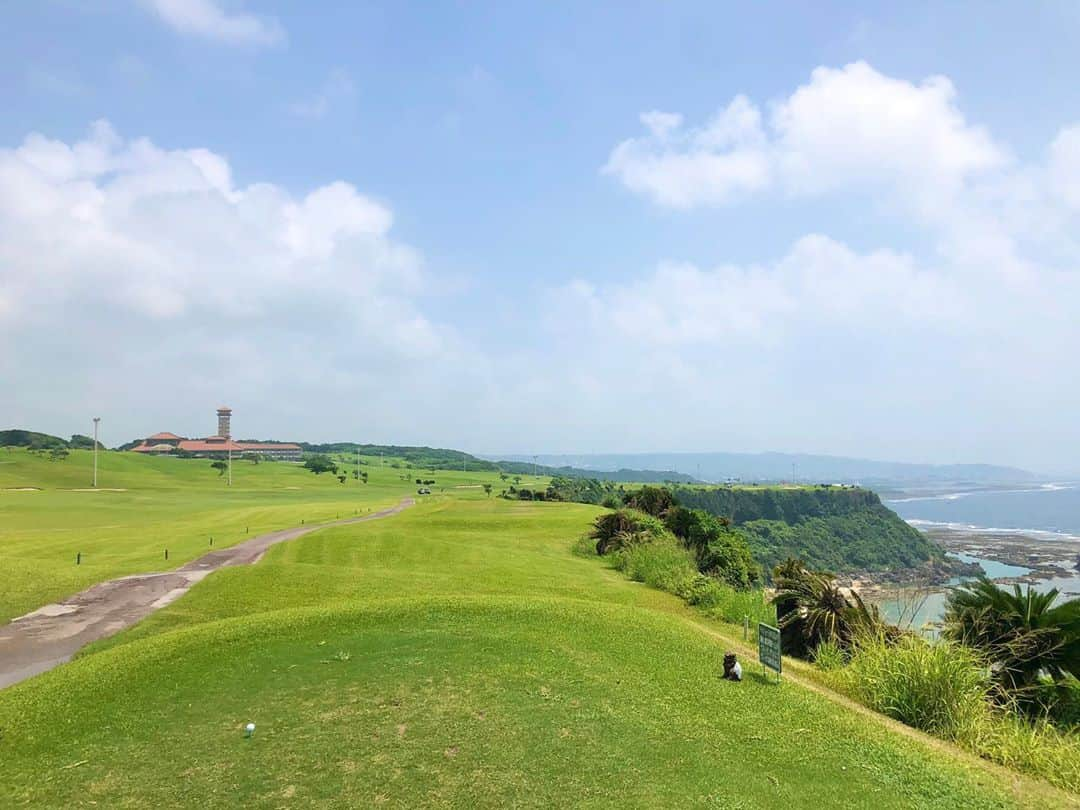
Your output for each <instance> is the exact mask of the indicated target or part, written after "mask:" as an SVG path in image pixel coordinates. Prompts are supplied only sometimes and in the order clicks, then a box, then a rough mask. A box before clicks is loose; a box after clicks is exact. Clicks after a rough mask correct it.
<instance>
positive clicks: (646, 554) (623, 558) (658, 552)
mask: <svg viewBox="0 0 1080 810" xmlns="http://www.w3.org/2000/svg"><path fill="white" fill-rule="evenodd" d="M614 563H615V567H616V568H618V569H619V570H620V571H622V572H623V573H624V574H626V576H627V577H629V578H630V579H632V580H634V581H635V582H644V583H645V584H646V585H648V586H650V587H652V588H659V589H660V590H662V591H668V592H669V593H674V592H675V591H676V590H677V589H678V588H679V587H680V586H681V585H682V583H684V582H685V581H686V580H687V579H690V578H692V577H695V576H698V572H697V567H696V566H695V565H694V561H693V559H692V558H691V557H690V554H689V553H688V552H687V551H686V549H684V548H683V547H682V546H681V545H680V544H679V543H678V542H677V541H676V540H675V539H674V538H672V537H670V536H669V537H668V538H663V539H660V540H656V541H654V542H651V543H641V544H637V545H632V546H627V547H625V548H623V549H621V550H619V551H618V552H616V554H615V560H614Z"/></svg>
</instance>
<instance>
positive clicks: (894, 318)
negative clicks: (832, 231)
mask: <svg viewBox="0 0 1080 810" xmlns="http://www.w3.org/2000/svg"><path fill="white" fill-rule="evenodd" d="M766 118H767V124H764V123H762V122H763V120H765V119H766ZM642 123H643V125H644V127H645V130H646V132H645V134H644V135H641V136H639V137H635V138H631V139H629V140H625V141H623V142H621V143H619V144H618V145H616V146H615V147H614V148H613V150H612V152H611V155H610V156H609V159H608V161H607V163H606V165H605V166H604V168H603V170H604V172H605V173H607V174H610V175H612V176H614V177H616V178H618V179H619V180H620V181H621V182H622V183H623V184H624V185H625V186H626V187H627V188H628V189H630V190H632V191H634V192H637V193H639V194H642V195H644V196H646V197H647V198H649V199H650V200H652V201H653V202H654V203H656V204H658V205H661V206H666V207H673V208H691V207H708V206H713V207H716V206H726V205H734V204H737V203H738V202H740V201H742V200H745V199H748V198H750V197H752V196H756V197H757V198H758V199H764V198H766V197H767V196H768V195H774V196H779V197H783V198H786V199H788V200H794V201H796V202H798V201H801V200H806V201H812V200H813V199H815V198H818V197H820V196H822V195H835V196H837V197H840V198H842V199H844V200H849V201H850V200H861V199H865V198H866V197H867V195H868V194H869V195H872V198H873V199H874V200H875V201H877V202H879V203H880V205H877V206H875V210H877V211H878V212H883V213H884V217H885V219H886V221H890V220H891V221H899V222H901V223H902V224H903V226H904V228H905V229H908V228H914V229H916V231H921V236H922V237H923V238H922V239H920V240H919V241H918V242H917V244H919V245H920V248H921V249H920V250H919V251H917V252H914V253H909V252H906V251H903V250H897V249H894V248H888V247H885V248H880V249H876V250H868V251H858V250H855V249H854V248H852V247H850V246H849V245H846V244H844V243H843V242H841V241H839V240H837V239H836V238H833V237H830V236H828V235H825V234H810V235H807V236H804V237H802V238H800V239H798V240H796V241H795V242H794V243H793V244H792V245H791V246H790V247H789V248H788V249H787V251H786V252H785V253H783V254H782V255H780V256H778V257H775V258H772V259H769V260H766V261H763V262H761V263H757V264H740V265H728V264H720V265H718V266H715V267H700V266H698V265H694V264H689V263H686V262H680V261H678V260H667V261H663V262H661V263H660V264H659V265H658V266H657V267H656V268H655V269H654V270H652V271H651V272H648V273H645V274H644V275H640V276H638V277H636V278H630V279H623V280H620V281H618V282H615V283H609V284H603V285H596V284H592V283H589V282H587V281H586V280H578V281H576V282H574V283H572V284H570V285H568V286H567V287H566V288H565V289H563V290H562V292H561V294H560V296H559V298H558V302H559V307H560V312H561V313H562V315H561V316H560V317H561V318H563V319H566V320H570V321H572V322H576V323H579V324H582V327H581V329H582V331H581V333H579V334H578V335H577V342H578V343H581V344H584V345H592V344H596V343H600V342H605V341H607V340H609V339H613V340H614V341H615V342H616V343H618V344H619V345H621V346H623V347H625V349H624V350H625V351H627V352H630V353H632V354H634V355H635V356H638V357H643V358H647V362H649V364H650V367H651V368H655V369H658V370H659V373H661V374H664V373H666V370H667V369H668V368H669V367H670V366H671V365H672V364H667V363H665V362H664V359H663V358H665V357H671V356H672V355H676V356H677V357H678V358H679V360H680V362H679V363H676V364H674V366H675V367H676V368H677V369H678V375H677V376H675V377H672V378H671V379H672V383H673V384H676V380H678V381H679V382H678V384H679V385H680V386H681V388H682V389H683V390H697V391H714V392H715V391H717V390H718V386H717V384H716V380H717V379H721V378H722V379H727V380H731V381H733V382H734V383H735V384H736V386H737V388H738V390H739V391H740V396H750V397H761V400H759V401H760V402H761V403H762V407H763V412H764V413H766V414H767V416H766V417H765V418H764V419H762V418H761V417H759V416H757V415H756V414H754V413H747V414H743V415H741V416H733V417H732V419H733V421H735V422H737V423H739V424H740V425H742V429H741V430H739V431H738V434H739V435H740V436H747V435H751V434H752V433H753V432H754V431H759V433H760V436H761V440H763V441H769V438H768V437H770V436H774V437H775V436H777V435H782V434H776V433H770V432H769V431H770V428H769V427H768V424H770V423H771V424H772V425H773V426H774V427H775V423H776V415H777V411H776V407H775V404H774V403H775V402H776V401H790V402H793V403H797V405H798V407H799V408H800V409H801V413H803V414H804V415H806V416H812V417H813V419H814V425H815V429H816V431H821V432H822V433H827V434H828V435H829V436H831V437H832V438H831V441H830V442H825V443H824V445H822V444H818V443H816V442H815V441H814V439H811V440H810V441H809V442H807V441H803V442H801V443H800V444H795V445H792V444H788V445H787V447H789V448H790V447H792V446H801V447H804V448H805V447H810V448H813V449H819V450H820V449H829V448H830V447H831V448H832V449H837V448H843V449H844V451H846V452H849V453H858V452H859V447H858V445H857V443H855V446H852V445H851V444H848V445H845V444H844V443H843V442H844V441H845V440H844V438H843V434H844V428H843V427H842V426H843V425H846V426H847V430H848V431H849V432H850V433H852V434H854V435H862V436H872V437H873V438H872V439H871V441H872V442H873V443H874V445H875V446H878V447H880V441H881V436H880V434H877V433H876V432H875V431H874V429H873V424H874V422H875V421H878V422H880V421H882V420H883V419H884V420H885V421H888V419H889V418H896V417H900V418H902V419H904V420H907V421H910V422H912V423H913V424H914V425H922V426H929V430H931V431H939V432H941V433H943V434H945V435H947V436H948V440H949V441H950V442H951V443H953V446H954V447H956V448H960V447H967V448H970V449H969V450H968V452H967V455H968V457H969V458H975V457H981V458H987V457H994V456H995V454H996V457H998V458H1009V457H1011V458H1013V459H1017V458H1018V456H1017V453H1018V452H1020V453H1023V452H1024V451H1023V450H1019V448H1018V446H1019V445H1021V444H1023V445H1024V447H1025V449H1026V450H1027V451H1029V452H1030V455H1028V456H1027V457H1026V460H1027V461H1029V462H1030V460H1031V458H1033V457H1038V456H1039V454H1040V453H1042V454H1045V455H1044V457H1050V456H1052V455H1053V453H1054V450H1053V445H1055V444H1056V443H1057V442H1058V441H1060V439H1061V438H1062V437H1064V436H1069V437H1071V440H1077V439H1080V433H1078V431H1077V428H1076V427H1075V425H1074V424H1073V422H1072V421H1071V420H1070V419H1069V418H1067V417H1064V416H1063V415H1064V414H1069V413H1072V412H1075V410H1076V409H1077V407H1080V383H1077V382H1076V381H1075V380H1074V379H1072V378H1071V377H1070V378H1069V379H1067V380H1066V379H1065V378H1064V377H1063V376H1062V369H1063V366H1062V363H1063V362H1065V363H1067V362H1068V361H1067V360H1066V359H1065V358H1066V357H1071V354H1072V353H1073V352H1074V351H1075V347H1077V346H1080V240H1078V238H1077V233H1078V232H1080V229H1078V227H1077V226H1078V225H1080V126H1076V125H1072V126H1066V127H1064V128H1063V129H1062V130H1061V131H1060V132H1059V133H1058V134H1057V136H1056V137H1055V138H1054V139H1053V140H1052V142H1051V143H1050V144H1049V146H1048V148H1047V150H1046V152H1045V154H1044V155H1042V156H1040V157H1039V158H1037V159H1035V160H1032V161H1029V162H1027V163H1025V162H1022V161H1019V160H1018V159H1017V158H1015V157H1014V156H1013V155H1012V154H1011V153H1010V151H1009V150H1008V149H1007V148H1006V147H1005V146H1003V145H1002V144H1001V143H999V142H997V141H996V140H995V139H994V138H993V137H992V136H991V135H990V134H989V133H988V132H987V131H986V130H985V129H984V128H982V127H979V126H976V125H974V124H972V123H971V122H969V121H968V120H967V119H966V118H965V116H964V115H963V114H962V112H961V111H960V108H959V106H958V100H957V96H956V92H955V89H954V87H953V85H952V83H951V82H950V81H949V80H948V79H946V78H944V77H931V78H928V79H926V80H924V81H922V82H919V83H912V82H908V81H904V80H901V79H895V78H891V77H888V76H884V75H882V74H881V73H878V72H877V71H875V70H874V69H873V68H871V67H870V66H868V65H866V64H864V63H855V64H852V65H848V66H847V67H844V68H842V69H832V68H818V69H817V70H815V71H813V73H812V75H811V77H810V79H809V81H808V82H807V83H806V84H804V85H803V86H801V87H799V88H797V89H796V90H795V91H794V92H792V93H791V94H790V95H789V96H787V97H786V98H783V99H781V100H779V101H777V102H775V103H774V104H773V105H771V107H770V109H769V113H768V115H767V116H766V115H764V114H762V112H761V111H760V109H759V108H758V107H756V106H755V105H754V104H752V103H751V102H750V101H748V100H747V99H746V98H745V97H743V96H738V97H736V98H735V99H734V100H733V101H732V102H731V103H730V104H729V105H728V106H727V107H725V108H723V109H722V110H721V112H720V113H718V114H717V115H716V116H714V117H713V118H712V119H711V120H709V121H707V122H705V123H704V124H702V125H700V126H686V125H685V124H684V122H683V118H682V116H680V115H679V114H677V113H659V112H649V113H645V114H644V115H643V116H642ZM732 167H740V171H735V170H733V169H732ZM747 167H753V170H752V171H750V170H749V169H748V168H747ZM886 232H887V230H886ZM901 244H903V243H901ZM721 258H722V257H721ZM612 336H613V338H612ZM748 358H750V360H749V361H748ZM688 386H689V389H688ZM725 401H727V400H725ZM965 402H971V403H972V407H971V408H970V409H968V408H965V407H964V404H963V403H965ZM899 404H902V408H899V409H897V408H896V406H897V405H899ZM671 407H673V408H677V407H678V406H677V405H671ZM893 413H895V416H894V417H890V416H888V415H889V414H893ZM889 427H890V429H893V428H894V427H895V426H894V425H890V426H889ZM908 429H909V428H906V427H905V426H903V425H901V426H899V427H898V430H897V435H903V433H904V432H905V431H906V430H908ZM1021 435H1022V436H1024V439H1023V440H1020V439H1019V438H1018V436H1021ZM1047 436H1053V437H1054V438H1049V439H1048V438H1046V437H1047ZM1036 445H1038V447H1036ZM773 446H776V445H775V444H773ZM781 446H783V445H781ZM894 452H896V453H897V454H898V455H900V456H903V455H904V448H903V446H902V445H900V446H898V447H897V448H896V450H895V451H894ZM879 453H880V451H879ZM864 454H865V452H864ZM963 455H964V452H963V451H960V452H957V454H956V455H955V456H953V457H954V458H958V457H962V456H963ZM1020 459H1021V460H1024V459H1025V457H1024V456H1023V455H1021V456H1020ZM1035 463H1037V462H1035Z"/></svg>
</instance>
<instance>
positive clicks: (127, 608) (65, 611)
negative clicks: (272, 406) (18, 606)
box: [0, 498, 416, 689]
mask: <svg viewBox="0 0 1080 810" xmlns="http://www.w3.org/2000/svg"><path fill="white" fill-rule="evenodd" d="M415 503H416V501H415V500H413V499H412V498H403V499H402V500H401V501H400V502H399V503H398V505H397V506H393V507H390V508H389V509H383V510H381V511H379V512H373V513H372V514H370V515H364V516H362V517H354V518H345V519H343V520H335V521H331V522H330V523H320V524H316V525H312V526H294V527H293V528H291V529H282V530H281V531H276V532H270V533H268V534H261V535H259V536H258V537H253V538H251V539H250V540H245V541H244V542H243V543H238V544H236V545H235V546H230V547H229V548H223V549H219V550H217V551H211V552H210V553H209V554H204V555H203V556H202V557H199V558H198V559H196V560H192V561H191V562H189V563H187V564H186V565H184V566H182V567H180V568H177V569H176V570H174V571H161V572H156V573H149V574H133V575H131V576H127V577H119V578H117V579H110V580H106V581H105V582H99V583H98V584H97V585H93V586H91V587H89V588H87V589H86V590H85V591H82V592H80V593H77V594H75V595H74V596H70V597H68V598H67V599H65V600H64V601H62V602H57V603H54V604H51V605H45V606H44V607H41V608H38V609H37V610H35V611H33V612H32V613H27V614H26V615H24V616H20V617H18V618H17V619H12V620H11V621H10V622H9V623H8V624H6V625H3V626H0V689H3V688H4V687H7V686H11V685H12V684H14V683H18V682H19V681H21V680H25V679H26V678H29V677H31V676H32V675H36V674H38V673H39V672H45V671H46V670H49V669H52V668H53V667H56V666H59V665H60V664H63V663H64V662H66V661H70V660H71V657H72V656H73V655H74V654H75V653H76V652H78V651H79V650H80V649H82V648H83V647H85V646H86V645H87V644H89V643H90V642H92V641H97V640H98V639H102V638H107V637H109V636H111V635H113V634H114V633H118V632H120V631H121V630H124V629H125V628H128V627H131V625H133V624H135V623H136V622H138V621H140V620H142V619H144V618H146V617H147V616H149V615H150V614H151V613H153V612H154V611H155V610H159V609H160V608H163V607H165V606H166V605H168V604H169V603H170V602H173V601H175V600H176V599H178V598H180V597H181V596H183V595H184V594H185V593H187V592H188V590H190V588H191V586H192V585H194V584H195V583H196V582H199V581H200V580H201V579H203V577H205V576H206V575H207V574H209V573H211V572H213V571H217V570H218V569H219V568H225V567H226V566H230V565H251V564H252V563H255V562H258V561H259V560H260V559H261V558H262V556H263V554H265V553H266V550H267V549H269V548H270V547H271V546H273V545H277V544H278V543H284V542H285V541H287V540H295V539H296V538H297V537H302V536H303V535H305V534H310V533H311V532H314V531H317V530H319V529H325V528H327V527H329V526H345V525H348V524H351V523H364V522H366V521H369V520H378V519H380V518H385V517H390V516H391V515H396V514H398V513H399V512H401V511H403V510H405V509H407V508H408V507H410V506H412V505H413V504H415Z"/></svg>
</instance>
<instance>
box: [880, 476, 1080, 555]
mask: <svg viewBox="0 0 1080 810" xmlns="http://www.w3.org/2000/svg"><path fill="white" fill-rule="evenodd" d="M885 505H886V506H888V507H889V508H890V509H892V510H893V511H894V512H896V513H897V514H898V515H900V517H902V518H903V519H904V520H906V521H908V522H909V523H911V524H912V525H913V526H917V527H930V526H947V527H952V528H963V529H981V530H985V531H989V532H992V531H995V530H1013V531H1015V530H1025V531H1029V532H1032V533H1042V532H1047V533H1049V534H1052V535H1057V536H1061V535H1065V536H1068V537H1071V538H1075V539H1077V540H1078V541H1080V484H1077V483H1068V484H1044V485H1042V486H1041V487H1039V488H1038V489H1027V490H1018V489H1008V490H985V491H981V492H953V493H948V494H944V495H931V496H919V497H911V498H894V499H890V500H886V501H885Z"/></svg>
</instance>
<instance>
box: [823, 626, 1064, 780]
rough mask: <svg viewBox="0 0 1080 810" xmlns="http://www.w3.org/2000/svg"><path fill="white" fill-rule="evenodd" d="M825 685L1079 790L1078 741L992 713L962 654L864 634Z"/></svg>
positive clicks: (940, 645) (981, 680) (977, 673)
mask: <svg viewBox="0 0 1080 810" xmlns="http://www.w3.org/2000/svg"><path fill="white" fill-rule="evenodd" d="M823 669H825V667H823ZM826 678H827V680H828V681H829V683H831V684H832V685H833V686H835V687H836V688H838V689H840V691H843V692H845V693H847V694H849V695H850V696H852V697H853V698H855V699H856V700H858V701H859V702H861V703H863V704H864V705H866V706H869V707H870V708H872V709H875V710H877V711H879V712H881V713H882V714H885V715H888V716H889V717H892V718H894V719H896V720H899V721H901V722H903V723H905V724H907V725H909V726H913V727H914V728H918V729H921V730H923V731H926V732H928V733H930V734H933V735H935V736H937V737H941V738H943V739H946V740H949V741H951V742H955V743H957V744H958V745H960V746H961V747H963V748H966V749H968V750H969V751H971V752H973V753H975V754H978V755H979V756H982V757H984V758H986V759H989V760H992V761H994V762H997V763H999V764H1002V765H1006V766H1008V767H1011V768H1015V769H1017V770H1021V771H1025V772H1027V773H1031V774H1035V775H1036V776H1039V777H1042V778H1043V779H1046V780H1047V781H1049V782H1051V783H1053V784H1055V785H1057V786H1059V787H1063V788H1065V789H1067V790H1072V791H1080V736H1078V735H1077V734H1075V733H1071V732H1067V731H1062V730H1061V729H1058V728H1056V727H1055V726H1053V725H1051V724H1050V723H1048V722H1046V721H1045V720H1038V721H1032V720H1029V719H1026V718H1024V717H1022V716H1020V715H1018V714H1017V713H1015V712H1011V711H1006V710H1003V709H1002V708H1000V707H998V706H995V705H994V704H993V703H992V702H991V700H990V690H991V680H990V671H989V667H988V666H987V665H986V662H985V661H983V660H982V659H981V658H980V657H979V655H978V654H977V653H976V652H974V651H973V650H971V649H970V648H968V647H964V646H962V645H959V644H954V643H951V642H946V641H936V642H929V641H927V640H925V639H923V638H920V637H918V636H905V637H903V638H901V639H900V640H899V641H898V642H896V643H894V644H889V643H887V642H886V640H885V639H884V638H883V637H881V636H878V635H866V636H863V637H861V638H859V639H857V640H856V642H855V644H854V645H853V647H852V649H851V652H850V660H849V663H848V664H847V666H844V667H842V668H839V669H837V668H832V669H831V671H828V672H827V673H826Z"/></svg>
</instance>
